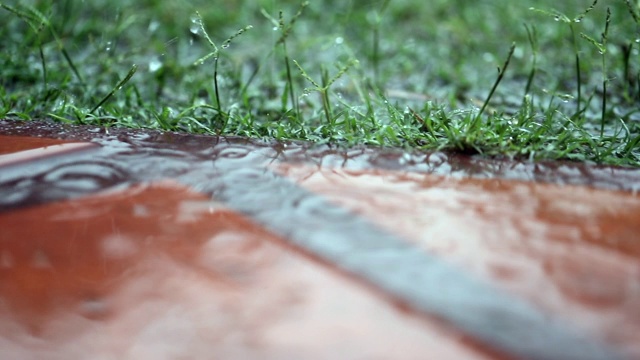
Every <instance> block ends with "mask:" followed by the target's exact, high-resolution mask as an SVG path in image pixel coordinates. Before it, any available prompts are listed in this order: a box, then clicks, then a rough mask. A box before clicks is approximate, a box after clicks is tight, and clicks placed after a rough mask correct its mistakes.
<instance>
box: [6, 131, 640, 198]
mask: <svg viewBox="0 0 640 360" xmlns="http://www.w3.org/2000/svg"><path fill="white" fill-rule="evenodd" d="M0 134H6V135H18V136H20V135H22V136H26V135H28V136H38V137H51V138H55V139H61V140H66V141H92V142H95V143H98V144H100V145H102V146H103V147H104V148H103V151H104V152H105V153H107V152H111V153H113V155H114V156H116V157H117V156H125V157H124V158H122V159H121V161H122V162H123V163H125V164H127V165H128V166H129V165H136V169H144V170H145V171H147V170H149V169H150V168H152V169H153V174H156V175H161V174H167V175H169V176H171V175H177V174H179V173H180V171H181V170H182V171H184V169H185V166H187V164H188V163H190V162H191V163H198V162H201V161H207V160H217V159H235V160H236V161H238V162H236V163H235V164H234V165H233V166H234V167H237V166H241V165H242V166H262V165H264V164H265V163H273V162H284V163H294V164H295V163H299V164H305V165H310V164H311V165H313V166H316V167H318V168H343V169H348V170H360V169H374V168H375V169H386V170H394V171H400V172H406V173H414V172H418V173H425V174H434V175H442V176H447V177H454V178H476V179H495V178H499V179H506V180H523V181H535V182H546V183H552V184H557V185H585V186H590V187H596V188H602V189H610V190H623V191H629V192H633V193H635V192H637V191H638V190H639V189H640V169H635V168H624V167H612V166H603V165H589V164H583V163H575V162H568V161H540V162H535V163H534V162H529V161H510V160H499V159H487V158H483V157H481V156H471V157H469V156H465V155H455V154H445V153H441V152H435V153H429V154H425V153H422V152H415V151H414V152H407V151H402V150H398V149H388V148H374V147H356V148H352V149H348V150H344V149H339V148H336V147H331V146H328V145H323V146H314V145H311V144H308V143H295V142H276V141H267V142H264V141H260V140H254V139H246V138H237V137H211V136H199V135H187V134H177V133H162V132H157V131H141V130H131V129H110V128H109V129H105V128H100V127H87V126H80V127H78V126H74V127H71V126H64V125H61V124H57V123H47V122H12V121H7V120H4V121H3V120H0ZM127 155H128V156H127ZM152 155H157V156H162V157H163V159H164V160H166V161H167V162H164V163H163V162H159V163H158V162H154V163H153V165H152V166H146V167H145V166H143V165H141V164H138V162H144V161H145V160H148V161H151V162H153V159H150V158H153V156H152ZM136 157H137V158H136ZM137 159H138V160H137ZM181 165H182V166H181ZM217 165H218V166H223V165H222V164H217ZM132 173H133V174H135V173H136V170H135V169H132ZM145 174H146V173H145Z"/></svg>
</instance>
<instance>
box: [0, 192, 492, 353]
mask: <svg viewBox="0 0 640 360" xmlns="http://www.w3.org/2000/svg"><path fill="white" fill-rule="evenodd" d="M0 228H2V229H3V231H2V235H1V236H0V300H1V301H0V315H1V317H2V320H1V321H0V358H3V359H36V358H47V359H70V358H86V357H91V358H118V359H122V358H126V359H176V358H194V359H195V358H234V359H246V358H261V359H262V358H264V359H295V358H305V359H329V358H374V357H380V358H400V357H402V358H413V359H420V358H422V356H423V354H427V353H428V354H432V355H433V356H435V357H438V358H470V359H474V358H477V359H481V358H484V357H483V356H482V355H481V354H480V353H478V352H476V351H474V350H473V349H470V348H467V347H465V346H461V344H463V339H461V337H460V335H458V334H457V333H455V332H452V331H449V330H446V329H444V328H441V327H439V326H437V325H431V324H429V323H426V322H424V321H421V320H419V319H415V318H412V317H410V316H409V315H407V314H404V313H402V312H399V311H398V310H397V309H395V308H393V307H390V306H388V304H387V303H386V302H385V301H383V300H382V299H381V298H379V297H378V296H372V295H371V294H370V293H368V292H366V291H364V290H363V289H360V288H358V287H354V286H352V285H350V281H348V280H347V279H345V278H344V277H342V276H339V275H336V274H333V273H331V272H327V271H326V270H323V269H322V268H321V267H320V266H319V265H316V264H314V263H313V262H309V261H306V260H304V259H303V258H300V257H299V256H297V255H295V253H292V252H290V251H287V250H286V249H283V248H282V247H281V246H278V245H277V244H278V243H281V242H282V240H281V239H278V238H277V237H276V236H274V235H272V234H270V233H269V232H267V231H266V230H264V229H263V228H261V227H260V226H257V225H255V224H254V223H252V222H251V221H249V220H248V219H246V218H244V217H242V216H240V215H238V214H237V213H234V212H232V211H230V210H229V209H227V208H226V207H225V206H223V205H222V204H219V203H216V202H215V201H212V200H210V199H209V198H208V197H205V196H203V195H201V194H198V193H194V192H192V191H189V190H187V189H186V188H184V187H182V186H179V185H177V184H174V183H160V184H156V185H143V186H136V187H133V188H131V189H129V190H126V191H123V192H116V193H111V194H105V195H99V196H90V197H86V198H83V199H81V200H77V201H72V202H65V201H63V202H57V203H52V204H48V205H44V206H39V207H34V208H29V209H23V210H18V211H14V212H10V213H5V214H2V215H0ZM372 314H375V317H372V316H371V315H372Z"/></svg>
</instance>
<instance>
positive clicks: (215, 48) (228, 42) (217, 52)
mask: <svg viewBox="0 0 640 360" xmlns="http://www.w3.org/2000/svg"><path fill="white" fill-rule="evenodd" d="M196 19H197V22H198V25H199V27H200V31H202V35H203V36H204V38H205V39H206V40H207V42H208V43H209V45H211V47H212V48H213V51H211V52H210V53H208V54H207V55H205V56H203V57H201V58H200V59H198V60H196V61H195V62H194V65H202V64H204V62H205V61H207V60H209V59H210V58H213V88H214V96H215V99H216V111H217V112H218V115H220V116H223V117H226V113H225V112H224V111H222V103H221V102H220V89H219V87H218V60H219V59H220V48H222V49H227V48H228V47H229V46H230V45H231V42H232V41H233V39H235V38H237V37H238V36H240V35H242V34H243V33H244V32H246V31H247V30H249V29H251V28H252V26H251V25H248V26H245V27H244V28H242V29H240V30H238V31H236V32H235V34H233V35H231V36H230V37H229V38H227V39H226V40H225V41H223V42H222V45H220V48H218V46H217V45H216V43H215V42H214V41H213V40H212V39H211V37H210V36H209V33H207V30H206V29H205V27H204V22H203V21H202V16H201V15H200V13H199V12H197V11H196ZM225 122H226V120H225Z"/></svg>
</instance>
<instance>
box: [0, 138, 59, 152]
mask: <svg viewBox="0 0 640 360" xmlns="http://www.w3.org/2000/svg"><path fill="white" fill-rule="evenodd" d="M68 142H69V141H65V140H58V139H50V138H38V137H30V136H0V155H2V154H11V153H15V152H18V151H24V150H31V149H37V148H42V147H46V146H51V145H59V144H64V143H68Z"/></svg>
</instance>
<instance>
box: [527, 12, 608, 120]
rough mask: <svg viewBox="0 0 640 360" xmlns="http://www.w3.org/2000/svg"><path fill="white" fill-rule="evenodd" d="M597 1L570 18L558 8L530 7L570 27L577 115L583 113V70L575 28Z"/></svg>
mask: <svg viewBox="0 0 640 360" xmlns="http://www.w3.org/2000/svg"><path fill="white" fill-rule="evenodd" d="M597 3H598V0H594V1H593V3H592V4H591V5H590V6H589V7H588V8H587V9H586V10H585V11H583V12H581V13H579V14H578V15H577V16H575V17H574V18H570V17H568V16H567V15H565V14H563V13H561V12H560V11H558V10H541V9H537V8H533V7H532V8H529V9H530V10H533V11H536V12H538V13H541V14H545V15H548V16H551V17H553V18H554V19H555V20H556V21H562V22H563V23H565V24H567V26H568V27H569V30H570V32H571V43H572V45H573V52H574V54H575V69H576V93H577V98H576V114H575V115H576V116H579V115H580V114H581V113H582V110H581V104H582V71H581V65H580V50H579V48H578V37H577V35H576V30H575V26H574V24H576V23H580V22H582V20H583V19H584V17H585V16H587V14H588V13H589V12H591V10H593V9H594V8H595V7H596V4H597Z"/></svg>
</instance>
